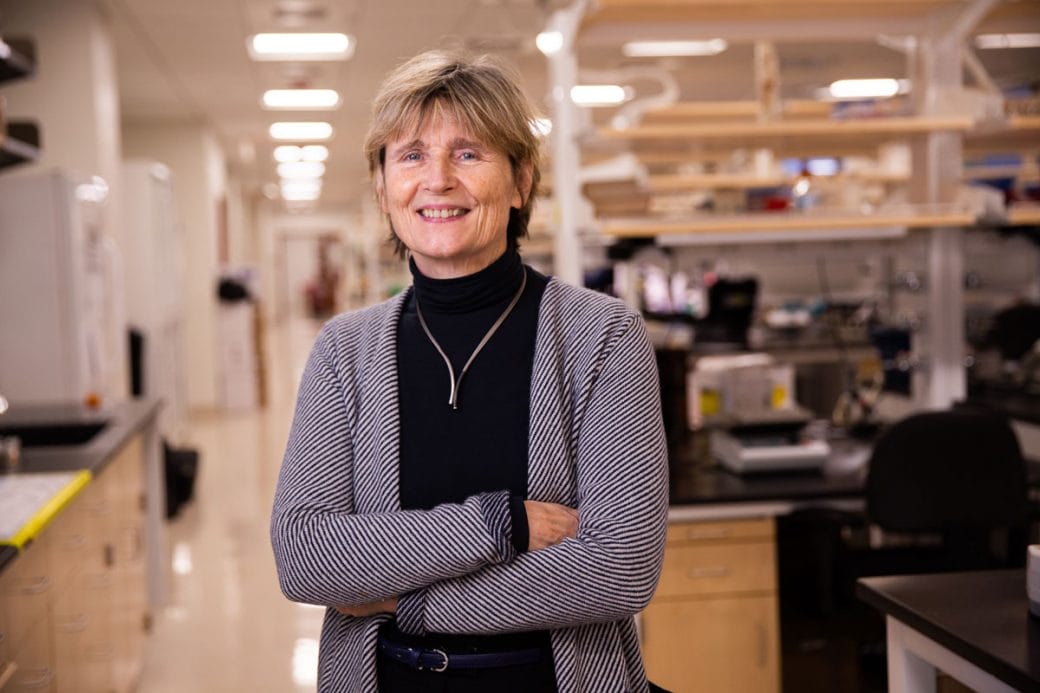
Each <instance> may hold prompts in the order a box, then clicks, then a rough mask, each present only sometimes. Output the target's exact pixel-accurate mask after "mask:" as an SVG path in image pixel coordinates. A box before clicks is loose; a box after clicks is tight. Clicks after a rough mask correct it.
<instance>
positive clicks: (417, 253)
mask: <svg viewBox="0 0 1040 693" xmlns="http://www.w3.org/2000/svg"><path fill="white" fill-rule="evenodd" d="M522 177H523V178H525V179H526V181H527V182H526V185H525V184H524V183H523V182H521V183H519V184H518V182H517V181H516V180H515V179H514V176H513V169H512V166H511V165H510V163H509V159H508V157H507V156H506V155H505V154H503V153H502V152H500V151H498V150H496V149H493V148H491V147H489V146H488V145H486V144H484V143H483V142H480V141H479V140H477V139H476V137H474V136H473V135H472V134H471V133H470V132H469V131H468V130H467V129H464V128H463V127H461V126H460V125H459V124H458V123H457V122H456V121H455V120H453V119H451V118H450V117H448V116H445V115H442V114H441V113H438V112H436V111H435V112H434V113H433V114H432V115H431V116H430V117H428V118H427V119H426V121H425V122H424V123H423V124H422V126H421V127H420V129H419V131H418V132H417V133H414V134H409V135H405V136H403V137H401V138H400V139H397V140H394V141H391V142H388V143H387V145H386V158H385V163H384V164H383V169H382V172H381V174H380V175H379V176H378V177H377V179H376V195H377V197H378V199H379V206H380V208H381V209H382V211H383V213H384V214H387V215H389V216H390V223H391V224H392V226H393V230H394V233H396V234H397V237H398V238H399V239H401V242H402V243H404V245H405V246H406V247H407V248H408V249H409V250H410V251H411V252H412V256H413V257H414V258H415V264H416V265H417V266H418V267H419V270H420V271H421V272H422V273H423V274H425V275H426V276H428V277H432V278H436V279H447V278H451V277H461V276H464V275H467V274H472V273H474V272H477V271H479V270H481V269H483V268H485V267H487V266H488V265H490V264H491V263H492V262H494V261H495V260H496V259H497V258H498V257H499V256H500V255H501V254H502V253H503V252H505V249H506V226H507V225H508V223H509V209H510V207H517V208H519V207H520V206H521V205H522V204H523V200H524V198H525V197H526V195H527V192H528V190H527V189H528V188H530V172H529V171H525V172H524V173H523V175H522ZM521 186H522V187H523V191H522V192H521Z"/></svg>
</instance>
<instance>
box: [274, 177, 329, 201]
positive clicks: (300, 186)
mask: <svg viewBox="0 0 1040 693" xmlns="http://www.w3.org/2000/svg"><path fill="white" fill-rule="evenodd" d="M279 191H280V192H281V194H282V199H283V200H316V199H318V197H319V196H320V195H321V180H319V179H316V178H306V179H288V178H287V179H283V180H282V182H281V185H280V186H279Z"/></svg>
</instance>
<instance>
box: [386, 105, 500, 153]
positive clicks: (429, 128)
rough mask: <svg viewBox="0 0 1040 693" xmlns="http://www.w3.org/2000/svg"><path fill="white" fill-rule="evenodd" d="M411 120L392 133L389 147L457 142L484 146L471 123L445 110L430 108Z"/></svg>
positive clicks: (388, 142) (388, 143)
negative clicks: (419, 143) (464, 141)
mask: <svg viewBox="0 0 1040 693" xmlns="http://www.w3.org/2000/svg"><path fill="white" fill-rule="evenodd" d="M410 120H411V122H406V123H405V124H404V125H403V127H401V128H400V129H399V130H397V131H396V132H394V133H391V135H390V139H389V140H388V141H387V146H388V147H394V146H395V145H397V146H400V145H403V144H410V143H415V142H421V143H423V144H427V145H430V144H435V143H445V142H451V141H456V140H466V141H468V142H470V143H474V144H484V142H483V140H482V138H481V137H480V136H479V135H477V134H476V133H475V132H474V131H473V128H472V127H471V126H470V124H469V123H466V122H464V121H462V120H461V119H460V118H458V117H457V116H456V115H455V114H454V113H451V112H450V111H448V110H447V109H444V108H430V109H429V110H428V111H427V112H426V113H424V114H417V116H416V117H414V118H411V119H410Z"/></svg>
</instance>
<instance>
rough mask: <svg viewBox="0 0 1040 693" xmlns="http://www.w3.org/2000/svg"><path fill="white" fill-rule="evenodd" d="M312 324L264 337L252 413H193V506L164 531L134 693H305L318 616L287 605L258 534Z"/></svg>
mask: <svg viewBox="0 0 1040 693" xmlns="http://www.w3.org/2000/svg"><path fill="white" fill-rule="evenodd" d="M317 328H318V325H317V324H316V323H314V322H312V321H309V320H306V319H296V320H293V321H292V322H288V323H287V324H285V325H282V326H280V327H278V328H276V329H273V330H271V333H270V334H268V335H266V337H267V339H266V344H267V350H266V353H267V368H268V375H269V381H268V382H269V393H270V395H269V403H268V406H267V407H266V408H265V409H263V410H257V411H250V412H236V413H221V414H213V415H209V416H206V417H197V418H193V419H192V421H191V435H190V438H191V441H190V442H191V444H192V445H193V446H194V447H197V448H199V450H200V453H201V459H200V469H199V476H198V479H197V481H196V486H195V497H194V499H193V501H192V502H191V503H190V504H189V505H187V506H185V508H184V509H183V510H182V512H181V514H180V515H179V516H178V517H177V518H176V519H175V520H173V521H172V522H171V523H170V524H169V525H168V531H169V536H168V540H169V548H170V570H171V574H170V586H171V589H170V594H169V599H168V603H167V605H166V606H165V608H163V609H160V610H159V611H158V612H157V613H156V614H155V617H156V618H155V626H154V629H153V632H152V634H151V636H150V637H149V639H148V643H147V649H146V659H145V666H144V674H143V678H142V681H141V686H140V688H139V690H140V693H194V692H200V693H202V692H204V693H223V692H227V693H240V692H244V691H249V692H251V693H252V692H256V693H265V692H267V691H271V692H272V693H273V692H279V693H284V692H289V693H295V692H297V691H300V692H302V691H313V690H314V689H315V686H314V678H315V667H316V660H317V650H318V641H317V638H318V633H319V630H320V627H321V618H322V615H323V610H322V609H320V608H316V607H307V606H301V605H298V604H293V603H291V602H289V601H287V600H286V599H285V598H284V597H283V596H282V594H281V592H280V591H279V589H278V581H277V578H276V576H275V570H274V560H273V558H272V556H271V545H270V540H269V537H268V523H269V520H270V512H271V501H272V498H273V493H274V486H275V481H276V479H277V475H278V467H279V464H280V462H281V455H282V452H283V450H284V446H285V436H286V433H287V431H288V427H289V423H290V417H291V412H292V403H293V398H294V397H295V388H296V383H297V381H298V379H299V374H300V371H301V369H302V367H303V363H304V361H305V360H306V356H307V352H308V351H309V348H310V343H311V341H312V340H313V338H314V335H315V334H316V330H317Z"/></svg>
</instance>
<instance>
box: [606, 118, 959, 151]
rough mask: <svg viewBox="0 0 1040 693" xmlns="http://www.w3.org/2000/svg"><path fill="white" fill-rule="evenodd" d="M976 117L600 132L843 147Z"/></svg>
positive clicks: (630, 137) (949, 128)
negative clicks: (798, 140)
mask: <svg viewBox="0 0 1040 693" xmlns="http://www.w3.org/2000/svg"><path fill="white" fill-rule="evenodd" d="M974 127H975V121H973V120H972V119H971V118H967V117H964V116H932V117H893V118H849V119H837V118H826V119H824V118H820V119H811V120H791V121H787V120H777V121H766V122H755V123H740V122H737V123H729V122H709V123H690V124H667V125H640V126H636V127H632V128H628V129H624V130H621V129H616V128H603V129H601V130H599V131H598V133H597V134H598V136H599V137H601V138H603V139H606V140H627V141H630V142H637V141H661V140H665V141H669V142H671V141H681V140H692V141H703V140H724V141H726V144H728V145H729V146H731V147H732V146H734V145H737V146H748V145H749V144H752V143H753V144H755V145H758V146H764V147H765V146H769V145H770V144H771V143H774V142H776V141H778V140H779V141H782V140H786V139H791V138H795V137H796V138H823V139H825V140H828V141H833V142H834V146H835V147H840V146H841V144H842V142H843V141H847V140H849V139H855V138H862V137H889V138H891V137H902V136H908V135H918V134H924V133H932V132H961V133H964V132H969V131H971V130H972V129H973V128H974Z"/></svg>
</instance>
